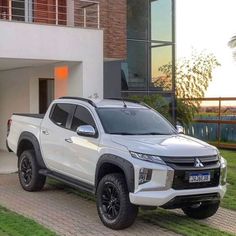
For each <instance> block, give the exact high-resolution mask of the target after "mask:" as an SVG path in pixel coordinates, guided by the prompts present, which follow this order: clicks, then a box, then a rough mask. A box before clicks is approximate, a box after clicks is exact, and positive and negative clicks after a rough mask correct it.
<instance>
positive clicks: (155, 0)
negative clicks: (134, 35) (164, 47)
mask: <svg viewBox="0 0 236 236" xmlns="http://www.w3.org/2000/svg"><path fill="white" fill-rule="evenodd" d="M150 4H151V40H161V41H172V0H151V3H150Z"/></svg>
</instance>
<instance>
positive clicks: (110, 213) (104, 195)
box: [97, 173, 138, 230]
mask: <svg viewBox="0 0 236 236" xmlns="http://www.w3.org/2000/svg"><path fill="white" fill-rule="evenodd" d="M97 210H98V215H99V217H100V219H101V221H102V223H103V224H104V225H105V226H107V227H108V228H111V229H115V230H120V229H125V228H127V227H129V226H131V225H132V224H133V223H134V221H135V219H136V217H137V214H138V206H136V205H133V204H131V203H130V200H129V192H128V189H127V185H126V181H125V178H124V176H123V175H122V174H119V173H114V174H108V175H106V176H104V177H103V178H102V179H101V181H100V182H99V184H98V188H97Z"/></svg>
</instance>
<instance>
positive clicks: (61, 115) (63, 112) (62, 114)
mask: <svg viewBox="0 0 236 236" xmlns="http://www.w3.org/2000/svg"><path fill="white" fill-rule="evenodd" d="M74 107H75V106H74V105H72V104H56V105H55V107H54V109H53V112H52V114H51V117H50V118H51V120H52V122H54V123H55V124H56V125H59V126H60V127H63V128H66V126H67V122H68V120H69V117H70V115H71V114H72V113H73V110H74Z"/></svg>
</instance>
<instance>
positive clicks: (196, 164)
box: [194, 158, 204, 168]
mask: <svg viewBox="0 0 236 236" xmlns="http://www.w3.org/2000/svg"><path fill="white" fill-rule="evenodd" d="M194 167H196V168H201V167H204V165H203V164H202V162H201V161H200V160H199V159H198V158H195V162H194Z"/></svg>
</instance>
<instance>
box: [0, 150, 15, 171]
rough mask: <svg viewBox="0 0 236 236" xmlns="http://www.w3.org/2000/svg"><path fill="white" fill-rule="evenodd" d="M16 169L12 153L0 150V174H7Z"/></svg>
mask: <svg viewBox="0 0 236 236" xmlns="http://www.w3.org/2000/svg"><path fill="white" fill-rule="evenodd" d="M16 171H17V158H16V156H15V154H14V153H12V152H11V153H9V152H6V151H3V150H0V174H9V173H14V172H16Z"/></svg>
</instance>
